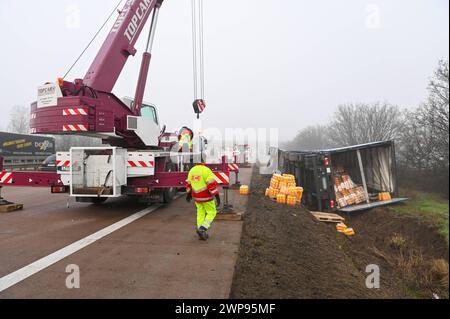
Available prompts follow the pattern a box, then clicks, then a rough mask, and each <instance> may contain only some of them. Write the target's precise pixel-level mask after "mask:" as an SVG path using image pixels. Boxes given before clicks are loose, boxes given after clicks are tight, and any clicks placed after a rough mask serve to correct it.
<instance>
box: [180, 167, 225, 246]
mask: <svg viewBox="0 0 450 319" xmlns="http://www.w3.org/2000/svg"><path fill="white" fill-rule="evenodd" d="M186 191H187V192H188V194H187V196H186V200H187V201H188V202H190V201H191V200H192V199H194V201H195V205H196V206H197V234H198V236H199V238H200V239H201V240H208V238H209V236H208V230H209V229H210V228H211V224H212V222H213V221H214V218H216V215H217V206H219V205H220V196H219V191H218V189H217V182H216V178H215V175H214V173H213V172H212V171H211V169H210V168H208V167H207V166H205V165H204V164H199V165H196V166H194V167H193V168H192V169H191V170H190V171H189V175H188V179H187V181H186ZM216 201H217V202H216ZM216 205H217V206H216Z"/></svg>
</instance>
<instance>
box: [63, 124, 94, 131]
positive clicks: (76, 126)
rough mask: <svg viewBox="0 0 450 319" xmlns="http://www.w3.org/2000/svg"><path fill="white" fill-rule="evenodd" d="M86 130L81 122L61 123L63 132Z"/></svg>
mask: <svg viewBox="0 0 450 319" xmlns="http://www.w3.org/2000/svg"><path fill="white" fill-rule="evenodd" d="M87 130H88V129H87V127H86V125H83V124H70V125H63V131H64V132H87Z"/></svg>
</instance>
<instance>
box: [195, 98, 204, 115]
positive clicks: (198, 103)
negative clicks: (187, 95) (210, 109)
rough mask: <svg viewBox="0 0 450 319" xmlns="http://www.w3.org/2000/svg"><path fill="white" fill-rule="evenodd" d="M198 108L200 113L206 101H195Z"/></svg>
mask: <svg viewBox="0 0 450 319" xmlns="http://www.w3.org/2000/svg"><path fill="white" fill-rule="evenodd" d="M197 106H198V110H199V111H200V113H202V112H203V111H204V110H205V109H206V103H205V101H203V100H198V101H197Z"/></svg>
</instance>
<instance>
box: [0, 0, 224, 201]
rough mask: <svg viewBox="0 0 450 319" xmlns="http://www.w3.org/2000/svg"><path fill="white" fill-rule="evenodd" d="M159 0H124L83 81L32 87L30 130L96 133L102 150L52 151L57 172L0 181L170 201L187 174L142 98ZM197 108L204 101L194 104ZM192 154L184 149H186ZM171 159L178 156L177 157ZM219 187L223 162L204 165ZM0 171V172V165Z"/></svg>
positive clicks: (76, 193) (89, 196)
mask: <svg viewBox="0 0 450 319" xmlns="http://www.w3.org/2000/svg"><path fill="white" fill-rule="evenodd" d="M163 1H164V0H127V2H126V3H125V5H124V7H123V8H122V10H120V11H119V16H118V18H117V20H116V22H115V23H114V25H113V27H112V29H111V31H110V32H109V34H108V36H107V38H106V40H105V41H104V43H103V45H102V47H101V49H100V51H99V52H98V54H97V56H96V58H95V59H94V61H93V62H92V64H91V66H90V68H89V70H88V71H87V73H86V75H85V77H84V78H83V79H76V80H74V81H73V82H69V81H66V80H64V79H58V82H57V83H47V84H45V85H43V86H41V87H39V89H38V98H37V101H36V102H34V103H33V104H32V105H31V121H30V129H31V133H32V134H50V135H69V134H76V135H83V136H91V137H96V138H101V139H102V141H103V145H105V146H102V147H73V148H71V149H70V152H58V153H57V160H56V164H57V169H58V170H57V172H56V173H47V172H1V173H2V174H0V176H2V178H1V179H0V186H33V187H48V186H50V187H51V192H52V193H67V192H69V193H70V196H71V197H75V198H76V199H77V201H80V202H93V203H101V202H104V201H105V200H106V199H108V198H110V197H119V196H122V195H141V196H146V197H148V198H151V199H153V200H155V201H163V202H165V203H168V202H170V201H171V200H172V199H173V197H174V194H175V193H176V191H177V190H178V189H180V188H182V187H183V185H184V182H185V180H186V177H187V173H186V172H185V171H183V166H184V164H183V163H181V164H180V163H179V161H177V160H173V158H179V157H180V156H178V155H177V154H174V152H171V151H170V150H168V147H167V143H165V145H164V142H166V141H163V138H164V137H167V136H170V134H167V133H166V132H165V127H164V128H163V129H161V128H160V123H159V118H158V115H157V110H156V107H155V106H153V105H150V104H148V103H143V96H144V91H145V87H146V81H147V77H148V71H149V66H150V61H151V58H152V47H153V42H154V37H155V31H156V25H157V21H158V14H159V11H160V8H161V5H162V3H163ZM150 16H151V25H150V31H149V35H148V41H147V46H146V49H145V52H144V53H143V57H142V63H141V68H140V73H139V78H138V81H137V87H136V92H135V96H134V99H131V98H124V99H122V100H121V99H119V98H117V97H116V96H115V95H114V94H113V93H112V89H113V87H114V85H115V83H116V81H117V79H118V78H119V76H120V74H121V72H122V70H123V68H124V66H125V64H126V62H127V60H128V58H129V57H130V56H134V55H135V54H136V53H137V50H136V49H135V44H136V42H137V40H138V38H139V36H140V35H141V32H142V30H143V28H144V25H145V24H146V22H147V20H148V18H149V17H150ZM196 103H197V104H198V105H200V106H201V107H196V105H194V109H195V110H196V112H197V113H199V112H201V111H202V110H203V109H204V101H202V100H196V102H194V104H196ZM190 155H192V154H190ZM177 156H178V157H177ZM207 165H208V166H209V167H210V168H211V169H212V170H213V171H214V173H215V175H216V179H217V182H218V184H219V185H221V186H228V185H229V180H230V173H229V169H228V167H229V166H228V164H227V159H226V158H225V157H224V158H222V162H221V163H219V164H207ZM0 171H1V169H0Z"/></svg>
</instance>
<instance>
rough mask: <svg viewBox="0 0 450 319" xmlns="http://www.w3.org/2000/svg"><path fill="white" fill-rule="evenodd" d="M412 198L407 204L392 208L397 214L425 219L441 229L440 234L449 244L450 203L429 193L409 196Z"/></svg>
mask: <svg viewBox="0 0 450 319" xmlns="http://www.w3.org/2000/svg"><path fill="white" fill-rule="evenodd" d="M407 197H409V198H410V200H409V201H407V202H405V204H403V205H402V204H401V205H395V206H391V207H390V209H391V210H393V211H394V212H396V213H400V214H406V215H412V216H417V217H420V218H425V219H427V220H429V221H431V222H432V223H434V224H436V225H437V226H438V227H439V232H440V233H441V234H442V236H444V238H445V239H446V240H447V243H448V242H449V231H448V228H449V224H448V217H449V209H448V208H449V206H448V205H449V202H448V200H445V199H442V198H440V197H439V196H438V195H434V194H429V193H417V192H415V193H412V194H408V195H407Z"/></svg>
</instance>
